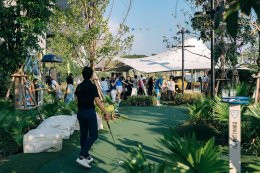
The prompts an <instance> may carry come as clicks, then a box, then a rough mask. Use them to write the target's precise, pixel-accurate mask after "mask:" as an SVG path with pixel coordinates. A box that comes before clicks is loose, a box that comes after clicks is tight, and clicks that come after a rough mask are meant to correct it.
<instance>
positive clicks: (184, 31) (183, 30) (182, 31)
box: [172, 28, 195, 94]
mask: <svg viewBox="0 0 260 173" xmlns="http://www.w3.org/2000/svg"><path fill="white" fill-rule="evenodd" d="M185 33H187V34H188V33H190V32H189V31H188V30H185V29H184V28H182V29H181V31H179V32H177V34H181V38H182V46H181V49H182V64H181V71H182V76H181V77H182V85H181V90H182V94H184V48H185V47H195V46H193V45H187V46H185V42H184V34H185ZM172 47H179V46H172Z"/></svg>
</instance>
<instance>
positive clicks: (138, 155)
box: [122, 145, 165, 173]
mask: <svg viewBox="0 0 260 173" xmlns="http://www.w3.org/2000/svg"><path fill="white" fill-rule="evenodd" d="M122 167H123V168H124V169H125V170H126V172H129V173H163V172H164V170H165V164H159V165H158V164H152V163H149V162H148V160H147V159H146V157H145V154H144V152H143V150H142V147H141V145H139V147H138V150H134V149H133V148H131V149H130V159H127V160H125V161H124V164H123V165H122Z"/></svg>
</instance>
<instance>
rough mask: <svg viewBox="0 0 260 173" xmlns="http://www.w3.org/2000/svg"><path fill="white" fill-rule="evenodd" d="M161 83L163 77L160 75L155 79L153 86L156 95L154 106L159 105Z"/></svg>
mask: <svg viewBox="0 0 260 173" xmlns="http://www.w3.org/2000/svg"><path fill="white" fill-rule="evenodd" d="M162 84H163V77H160V78H159V79H157V80H156V82H155V86H154V89H155V93H156V95H157V98H156V100H157V104H156V106H161V104H160V99H161V91H162Z"/></svg>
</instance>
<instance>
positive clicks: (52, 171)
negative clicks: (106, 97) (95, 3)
mask: <svg viewBox="0 0 260 173" xmlns="http://www.w3.org/2000/svg"><path fill="white" fill-rule="evenodd" d="M120 114H121V115H122V116H121V117H120V118H119V119H117V120H115V121H112V122H111V129H112V132H113V134H114V136H115V139H116V143H117V148H118V150H119V154H120V156H119V157H120V158H119V157H118V156H117V152H116V149H115V147H114V145H113V140H112V138H111V136H110V133H108V129H107V127H106V124H104V127H105V128H106V129H104V130H103V131H102V132H100V135H99V139H98V141H97V142H96V143H95V144H94V146H93V148H92V150H91V152H90V153H91V154H92V156H93V157H94V159H95V161H94V163H93V164H91V165H92V168H91V169H85V168H82V167H81V166H79V165H78V164H77V163H76V162H75V160H76V158H77V156H78V153H79V148H80V147H79V132H75V133H74V134H73V135H72V136H71V138H70V139H68V140H64V141H63V149H62V151H60V152H56V153H38V154H17V155H13V156H10V157H8V158H7V160H6V161H4V162H3V163H0V173H9V172H10V173H81V172H82V173H83V172H93V173H103V172H104V173H105V172H106V173H123V172H125V171H124V170H123V169H122V168H121V166H120V165H118V164H117V161H119V160H124V158H125V157H127V156H128V151H129V148H131V147H137V146H138V144H141V145H142V147H143V151H144V153H145V154H146V156H147V158H148V159H149V160H150V161H151V162H161V161H162V160H163V158H161V156H160V152H161V151H160V149H158V148H159V147H160V146H161V145H160V143H159V142H158V139H159V138H162V137H163V136H162V135H163V134H164V133H165V132H167V131H168V130H169V127H175V126H177V125H178V124H182V123H183V122H184V121H185V120H186V119H187V109H186V108H185V106H172V107H170V106H162V107H160V108H158V107H121V108H120ZM197 128H198V127H194V129H195V130H196V131H197V132H198V133H196V134H197V135H198V134H201V136H204V137H205V136H206V138H208V136H210V135H211V133H212V132H210V134H208V132H209V131H208V130H205V127H202V130H201V129H197ZM179 130H181V128H179ZM181 131H183V132H184V130H181ZM225 155H226V154H225ZM253 159H254V160H253ZM258 161H259V162H260V160H259V158H256V157H251V156H243V157H242V162H244V163H243V164H245V162H251V163H256V162H258Z"/></svg>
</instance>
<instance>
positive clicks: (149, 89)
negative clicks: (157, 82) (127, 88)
mask: <svg viewBox="0 0 260 173" xmlns="http://www.w3.org/2000/svg"><path fill="white" fill-rule="evenodd" d="M153 83H154V82H153V78H152V77H150V78H149V81H148V95H149V96H152V95H153V86H154V85H153Z"/></svg>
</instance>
